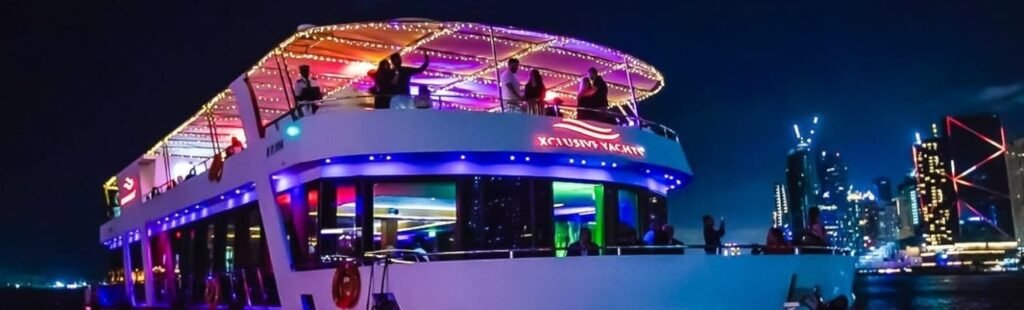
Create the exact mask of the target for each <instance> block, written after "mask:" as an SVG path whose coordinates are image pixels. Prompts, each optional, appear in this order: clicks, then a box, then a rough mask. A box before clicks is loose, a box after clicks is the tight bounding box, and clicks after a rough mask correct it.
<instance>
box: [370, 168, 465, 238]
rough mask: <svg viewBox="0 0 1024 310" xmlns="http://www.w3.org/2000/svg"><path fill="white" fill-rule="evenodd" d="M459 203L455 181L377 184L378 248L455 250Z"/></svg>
mask: <svg viewBox="0 0 1024 310" xmlns="http://www.w3.org/2000/svg"><path fill="white" fill-rule="evenodd" d="M455 205H456V203H455V183H454V182H406V183H397V182H396V183H377V184H374V186H373V225H374V227H373V234H374V247H375V248H377V249H392V248H393V249H407V250H416V251H420V252H424V253H430V252H439V251H450V250H453V249H454V243H455V242H454V241H455V240H454V239H455V236H454V231H455V220H456V215H455V210H456V208H455Z"/></svg>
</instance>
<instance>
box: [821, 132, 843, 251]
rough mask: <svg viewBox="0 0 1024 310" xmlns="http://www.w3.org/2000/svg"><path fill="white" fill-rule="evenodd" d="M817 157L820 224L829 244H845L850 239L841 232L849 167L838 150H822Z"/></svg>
mask: <svg viewBox="0 0 1024 310" xmlns="http://www.w3.org/2000/svg"><path fill="white" fill-rule="evenodd" d="M819 155H820V156H819V157H818V179H819V180H820V181H821V189H820V194H819V195H818V197H817V199H818V203H817V205H818V209H821V224H822V226H824V227H825V233H826V234H827V235H828V238H829V244H833V245H839V246H847V245H849V242H850V240H849V239H848V238H847V237H846V236H845V233H843V232H844V231H845V230H844V229H843V225H844V222H845V221H844V220H843V218H844V217H845V216H847V215H846V213H847V212H848V211H849V209H850V208H849V206H850V204H849V202H848V201H847V200H846V194H847V192H848V191H849V190H850V183H849V180H848V178H847V173H848V170H849V168H847V167H846V165H845V164H843V161H842V159H841V158H840V157H839V152H829V151H824V150H822V151H821V152H820V153H819Z"/></svg>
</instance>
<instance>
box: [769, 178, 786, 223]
mask: <svg viewBox="0 0 1024 310" xmlns="http://www.w3.org/2000/svg"><path fill="white" fill-rule="evenodd" d="M787 224H789V201H787V200H786V185H783V184H782V183H775V209H774V210H772V227H782V226H786V225H787Z"/></svg>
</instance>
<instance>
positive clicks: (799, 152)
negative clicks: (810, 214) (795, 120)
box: [786, 143, 818, 230]
mask: <svg viewBox="0 0 1024 310" xmlns="http://www.w3.org/2000/svg"><path fill="white" fill-rule="evenodd" d="M786 190H787V193H786V197H787V198H788V200H789V203H788V205H789V223H790V225H791V227H793V229H794V230H801V229H803V227H805V225H806V223H807V221H806V219H807V210H808V209H810V208H811V207H813V206H816V205H817V201H818V199H817V192H818V175H817V173H816V171H815V169H814V156H813V155H812V154H811V150H810V146H809V145H807V144H804V143H801V144H800V145H798V146H797V148H795V149H793V150H791V151H790V152H789V156H787V157H786Z"/></svg>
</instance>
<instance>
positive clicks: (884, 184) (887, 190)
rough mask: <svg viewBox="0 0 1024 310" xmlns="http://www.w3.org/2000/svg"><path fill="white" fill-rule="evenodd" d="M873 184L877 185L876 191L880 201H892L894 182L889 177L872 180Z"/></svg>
mask: <svg viewBox="0 0 1024 310" xmlns="http://www.w3.org/2000/svg"><path fill="white" fill-rule="evenodd" d="M871 183H872V185H874V186H875V193H878V195H876V196H877V198H878V200H880V201H883V202H885V201H892V198H893V195H892V182H890V181H889V178H887V177H878V178H875V180H874V181H871Z"/></svg>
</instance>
